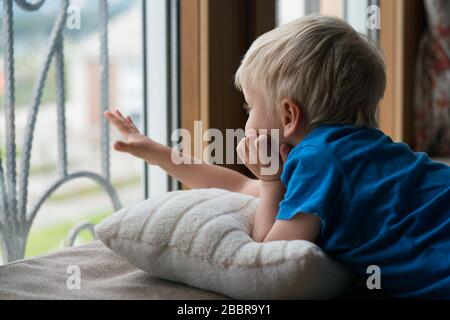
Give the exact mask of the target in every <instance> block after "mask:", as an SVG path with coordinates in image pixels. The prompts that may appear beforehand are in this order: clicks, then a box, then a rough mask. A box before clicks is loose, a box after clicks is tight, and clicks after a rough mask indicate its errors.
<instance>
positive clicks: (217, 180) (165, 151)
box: [105, 110, 260, 196]
mask: <svg viewBox="0 0 450 320" xmlns="http://www.w3.org/2000/svg"><path fill="white" fill-rule="evenodd" d="M105 117H106V118H107V119H108V121H110V122H111V124H112V125H114V126H115V127H116V128H117V129H118V130H119V132H120V133H121V134H122V135H123V137H124V141H116V142H115V143H114V149H115V150H117V151H121V152H127V153H130V154H132V155H133V156H135V157H138V158H141V159H143V160H145V161H146V162H147V163H148V164H150V165H157V166H159V167H161V168H162V169H163V170H165V171H166V172H167V173H168V174H169V175H170V176H172V177H174V178H175V179H178V180H180V181H181V182H182V183H184V184H185V185H186V186H188V187H189V188H221V189H226V190H230V191H233V192H241V193H246V194H249V195H252V196H259V184H260V183H259V181H258V180H253V179H250V178H248V177H246V176H244V175H242V174H240V173H238V172H236V171H233V170H230V169H227V168H223V167H219V166H215V165H210V164H206V163H203V164H189V163H193V158H191V157H189V156H187V155H183V157H184V161H183V163H185V164H179V165H177V164H175V163H174V162H173V161H172V148H169V147H167V146H164V145H162V144H160V143H157V142H156V141H153V140H152V139H150V138H148V137H147V136H145V135H143V134H141V133H140V132H139V130H138V129H137V128H136V126H135V125H134V123H133V121H132V120H131V118H130V117H127V118H125V117H124V116H123V115H122V114H121V113H120V112H119V111H118V110H116V111H114V112H110V111H107V112H105Z"/></svg>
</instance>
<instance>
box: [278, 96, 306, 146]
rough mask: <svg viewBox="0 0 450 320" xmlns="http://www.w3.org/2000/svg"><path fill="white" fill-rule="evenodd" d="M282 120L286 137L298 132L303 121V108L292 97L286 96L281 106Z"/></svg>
mask: <svg viewBox="0 0 450 320" xmlns="http://www.w3.org/2000/svg"><path fill="white" fill-rule="evenodd" d="M281 121H282V124H283V129H284V137H285V138H290V137H292V136H293V135H295V134H296V133H297V132H298V129H299V128H300V124H301V123H302V121H303V108H302V107H301V106H300V104H299V103H298V102H297V101H295V100H294V99H291V98H285V99H283V101H282V106H281Z"/></svg>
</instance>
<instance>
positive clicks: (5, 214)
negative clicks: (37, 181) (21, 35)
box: [0, 0, 121, 263]
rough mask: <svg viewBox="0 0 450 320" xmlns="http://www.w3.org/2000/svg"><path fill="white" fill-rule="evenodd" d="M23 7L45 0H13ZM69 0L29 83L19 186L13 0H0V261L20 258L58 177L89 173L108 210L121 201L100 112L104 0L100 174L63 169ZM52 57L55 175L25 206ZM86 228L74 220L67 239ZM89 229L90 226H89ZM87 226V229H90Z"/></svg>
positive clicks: (105, 92) (105, 94) (102, 4)
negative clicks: (1, 66) (0, 142)
mask: <svg viewBox="0 0 450 320" xmlns="http://www.w3.org/2000/svg"><path fill="white" fill-rule="evenodd" d="M14 1H15V3H16V4H17V5H18V6H19V7H20V8H22V9H23V10H27V11H37V10H39V8H41V7H42V5H43V4H44V3H45V0H40V1H38V2H34V3H29V2H27V1H26V0H14ZM68 6H69V0H61V7H60V10H59V12H58V15H57V17H56V20H55V23H54V25H53V30H52V32H51V35H50V40H49V43H48V46H47V51H46V54H45V56H44V61H43V64H42V66H41V70H40V72H39V74H38V77H37V80H36V84H35V87H34V92H33V98H32V100H31V103H30V107H29V113H28V118H27V124H26V128H25V137H24V142H23V155H22V159H21V166H20V172H19V190H18V194H17V190H16V188H17V186H16V141H15V129H16V128H15V80H14V74H15V73H14V37H13V34H14V33H13V0H4V1H3V39H4V47H5V84H6V96H5V124H6V175H5V172H4V170H3V166H2V158H1V156H2V155H1V154H0V245H1V246H2V248H3V261H4V262H6V263H8V262H12V261H15V260H18V259H22V258H23V257H24V253H25V246H26V241H27V238H28V234H29V231H30V229H31V226H32V223H33V221H34V219H35V217H36V215H37V213H38V211H39V209H40V208H41V206H42V204H43V203H44V202H45V201H46V200H47V199H48V198H49V197H50V196H51V194H52V193H53V192H55V191H56V190H57V189H58V188H59V187H60V186H61V185H63V184H64V183H66V182H68V181H71V180H74V179H78V178H89V179H91V180H93V181H94V182H96V183H98V184H99V185H100V186H102V187H103V189H104V190H105V192H106V193H107V194H108V195H109V197H110V199H111V201H112V205H113V208H114V210H119V209H120V208H121V204H120V201H119V198H118V196H117V193H116V191H115V189H114V187H113V186H112V185H111V182H110V165H109V161H110V154H109V125H108V123H107V121H106V120H105V119H104V117H103V112H104V111H105V110H107V109H108V105H109V89H108V87H109V86H108V78H109V72H108V69H109V68H108V3H107V0H99V15H100V25H99V30H100V48H101V53H100V64H101V78H100V81H101V113H102V116H101V119H102V123H101V137H102V138H101V146H100V147H101V150H102V152H101V164H102V175H99V174H96V173H92V172H85V171H83V172H75V173H71V174H69V173H68V161H67V141H66V140H67V139H66V136H67V135H66V117H65V110H66V106H65V81H64V35H63V31H64V27H65V23H66V18H67V8H68ZM52 61H54V63H55V69H56V74H55V75H56V95H57V97H56V105H57V131H58V132H57V133H58V166H59V174H60V177H59V179H57V181H55V182H54V183H53V184H51V186H50V187H49V188H48V189H47V190H46V191H45V192H44V193H43V194H42V195H41V196H40V197H39V198H38V201H37V202H36V203H35V204H34V205H33V206H32V207H31V209H30V210H29V211H27V202H28V182H29V171H30V160H31V150H32V146H33V135H34V129H35V125H36V119H37V114H38V112H39V106H40V104H41V98H42V93H43V89H44V85H45V82H46V80H47V75H48V71H49V68H50V64H51V63H52ZM86 228H87V229H90V230H91V229H92V226H91V225H90V224H87V223H83V224H81V225H78V226H76V227H75V228H74V229H73V230H71V232H70V233H69V236H68V239H69V240H70V241H68V243H69V244H70V245H72V244H73V243H74V241H75V238H76V237H77V235H78V233H79V232H80V231H82V230H84V229H86ZM92 230H93V229H92ZM92 230H91V231H92Z"/></svg>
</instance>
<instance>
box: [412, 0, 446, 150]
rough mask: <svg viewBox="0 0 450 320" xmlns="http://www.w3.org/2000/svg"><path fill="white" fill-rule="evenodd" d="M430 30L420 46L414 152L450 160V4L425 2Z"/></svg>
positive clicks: (434, 0) (444, 1)
mask: <svg viewBox="0 0 450 320" xmlns="http://www.w3.org/2000/svg"><path fill="white" fill-rule="evenodd" d="M424 4H425V9H426V15H427V18H428V19H427V21H428V27H427V30H426V32H425V34H424V36H423V39H422V41H421V43H420V48H419V55H418V61H417V79H416V97H415V148H416V150H417V151H425V152H428V153H430V154H431V155H434V156H450V0H424Z"/></svg>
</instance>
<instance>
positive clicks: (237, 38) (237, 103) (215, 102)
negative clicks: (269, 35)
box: [180, 0, 275, 174]
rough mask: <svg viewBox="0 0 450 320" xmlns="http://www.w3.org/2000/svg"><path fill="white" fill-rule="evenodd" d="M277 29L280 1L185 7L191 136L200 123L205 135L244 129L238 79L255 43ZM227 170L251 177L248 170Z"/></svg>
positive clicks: (184, 76)
mask: <svg viewBox="0 0 450 320" xmlns="http://www.w3.org/2000/svg"><path fill="white" fill-rule="evenodd" d="M274 27H275V0H226V1H221V0H220V1H210V0H182V1H180V29H181V31H180V32H181V34H180V35H181V37H180V56H181V63H180V66H181V67H180V77H181V86H180V97H181V126H182V128H184V129H187V130H189V131H190V133H191V135H192V136H194V122H195V121H202V130H203V132H204V130H206V129H208V128H216V129H219V130H221V131H222V132H223V133H225V130H226V129H238V128H244V125H245V122H246V118H247V116H246V113H245V111H244V110H243V108H241V106H242V104H243V103H244V99H243V96H242V94H241V93H240V92H238V91H237V90H236V89H235V87H234V81H233V80H234V73H235V72H236V70H237V68H238V67H239V63H240V61H241V59H242V57H243V55H244V54H245V52H246V51H247V49H248V47H249V46H250V44H251V43H252V42H253V40H254V39H255V38H256V37H257V36H258V35H260V34H263V33H265V32H267V31H269V30H271V29H273V28H274ZM193 145H194V143H192V146H193ZM191 150H193V147H192V148H191ZM224 166H226V167H229V168H232V169H234V170H237V171H240V172H242V173H245V174H248V170H247V169H246V168H245V166H243V165H224Z"/></svg>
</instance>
